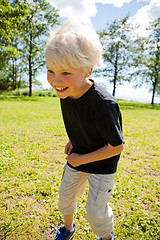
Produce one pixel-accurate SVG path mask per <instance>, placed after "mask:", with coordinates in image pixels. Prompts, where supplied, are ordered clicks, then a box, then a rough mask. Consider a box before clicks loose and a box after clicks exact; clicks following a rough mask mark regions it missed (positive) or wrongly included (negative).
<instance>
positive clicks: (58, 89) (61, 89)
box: [55, 87, 68, 92]
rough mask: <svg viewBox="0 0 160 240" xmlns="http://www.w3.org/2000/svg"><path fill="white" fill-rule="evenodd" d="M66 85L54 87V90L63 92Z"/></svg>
mask: <svg viewBox="0 0 160 240" xmlns="http://www.w3.org/2000/svg"><path fill="white" fill-rule="evenodd" d="M67 88H68V87H55V89H56V91H58V92H63V91H65V90H66V89H67Z"/></svg>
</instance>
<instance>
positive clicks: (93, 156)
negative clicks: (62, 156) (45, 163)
mask: <svg viewBox="0 0 160 240" xmlns="http://www.w3.org/2000/svg"><path fill="white" fill-rule="evenodd" d="M122 150H123V143H122V144H120V145H118V146H115V147H113V146H111V145H110V144H108V145H106V146H104V147H102V148H100V149H98V150H96V151H94V152H91V153H87V154H82V155H80V154H77V153H71V154H70V155H68V156H67V157H66V160H67V161H68V162H69V164H71V165H72V166H73V167H78V166H79V165H82V164H87V163H91V162H96V161H100V160H103V159H106V158H110V157H113V156H116V155H118V154H120V153H121V152H122Z"/></svg>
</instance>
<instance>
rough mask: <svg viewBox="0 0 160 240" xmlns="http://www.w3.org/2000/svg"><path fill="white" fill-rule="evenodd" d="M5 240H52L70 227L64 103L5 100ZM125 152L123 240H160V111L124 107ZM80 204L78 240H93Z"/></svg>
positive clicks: (1, 107)
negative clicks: (65, 203)
mask: <svg viewBox="0 0 160 240" xmlns="http://www.w3.org/2000/svg"><path fill="white" fill-rule="evenodd" d="M0 101H1V104H0V114H1V118H0V181H1V184H0V239H10V240H17V239H19V240H22V239H25V240H26V239H35V240H43V239H44V240H47V239H48V240H49V239H53V238H54V228H55V227H58V226H59V225H60V224H61V223H62V221H63V220H62V216H61V214H60V213H59V212H58V206H57V203H58V189H59V186H60V181H61V175H62V171H63V166H64V164H65V155H64V146H65V144H66V142H67V136H66V133H65V128H64V125H63V121H62V117H61V112H60V104H59V99H58V98H46V97H31V98H29V97H21V96H20V97H1V98H0ZM119 104H120V108H121V111H122V116H123V135H124V140H125V148H124V151H123V153H122V155H121V160H120V162H119V166H118V171H117V174H116V178H115V180H116V188H115V190H114V191H113V194H112V198H111V201H110V205H111V206H112V209H113V211H114V216H115V218H114V221H115V228H114V233H115V238H116V239H118V240H124V239H127V240H134V239H137V240H142V239H145V240H147V239H148V240H151V239H156V240H158V239H160V231H159V226H158V224H159V222H160V219H159V216H160V214H159V205H158V204H159V191H160V184H159V177H158V176H159V169H160V161H159V160H160V132H159V129H160V117H159V112H160V105H155V106H154V108H153V107H152V106H151V105H150V104H141V103H134V102H126V101H119ZM87 192H88V187H87V189H86V191H85V193H84V194H83V196H82V197H80V198H79V199H78V211H77V212H76V215H75V222H76V234H75V239H77V240H82V239H93V240H96V239H97V236H95V234H94V233H93V231H92V229H91V227H90V225H89V224H88V222H87V220H86V218H85V215H86V212H85V205H86V200H87Z"/></svg>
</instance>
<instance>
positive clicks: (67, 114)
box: [46, 20, 123, 240]
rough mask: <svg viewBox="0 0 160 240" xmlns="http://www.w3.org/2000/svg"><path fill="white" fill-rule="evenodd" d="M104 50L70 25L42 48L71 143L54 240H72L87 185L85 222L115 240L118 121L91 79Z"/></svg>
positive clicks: (89, 31) (87, 29) (91, 34)
mask: <svg viewBox="0 0 160 240" xmlns="http://www.w3.org/2000/svg"><path fill="white" fill-rule="evenodd" d="M101 56H102V46H101V44H100V41H99V38H98V36H97V34H96V32H95V31H94V30H93V28H92V27H91V26H87V25H82V24H80V23H79V22H77V21H75V20H74V21H71V20H68V21H67V22H66V23H64V25H63V26H62V27H61V28H60V29H59V31H57V32H56V33H55V35H54V36H53V38H52V39H51V40H50V41H49V43H48V44H47V47H46V63H47V80H48V82H49V83H50V85H51V86H52V87H53V88H54V89H55V91H56V92H57V95H58V97H59V98H60V102H61V109H62V115H63V120H64V124H65V128H66V131H67V134H68V137H69V142H68V143H67V145H66V147H65V153H66V154H67V157H66V160H67V164H66V166H65V167H64V173H63V177H62V181H61V186H60V190H59V211H60V212H61V213H62V214H63V217H64V225H62V226H61V227H60V228H59V230H56V232H57V235H56V238H55V239H57V240H58V239H59V240H60V239H61V240H62V239H65V240H66V239H72V238H73V235H74V232H75V223H74V222H73V215H74V212H75V211H76V199H77V197H78V196H80V195H81V194H82V193H83V191H84V189H85V187H86V185H87V182H89V193H88V199H87V204H86V211H87V219H88V221H89V223H90V225H91V227H92V229H93V231H94V232H95V234H97V235H98V236H99V238H98V239H101V240H102V239H103V240H108V239H111V240H113V239H114V236H113V213H112V209H111V208H110V206H109V205H108V202H109V199H110V196H111V191H112V189H113V187H114V176H115V172H116V169H117V163H118V160H119V157H120V153H121V151H122V150H123V137H122V120H121V113H120V110H119V106H118V103H117V101H116V100H115V98H114V97H112V96H111V95H110V94H109V93H108V92H107V91H105V90H104V89H103V88H101V87H100V86H99V85H98V84H96V83H94V81H93V80H90V79H89V76H90V75H91V73H92V70H93V68H95V67H99V66H100V65H101Z"/></svg>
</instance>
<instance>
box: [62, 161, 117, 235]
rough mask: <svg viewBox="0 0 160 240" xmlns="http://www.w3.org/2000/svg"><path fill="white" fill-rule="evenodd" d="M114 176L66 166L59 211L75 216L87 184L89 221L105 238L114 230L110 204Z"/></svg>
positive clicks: (95, 230) (96, 231)
mask: <svg viewBox="0 0 160 240" xmlns="http://www.w3.org/2000/svg"><path fill="white" fill-rule="evenodd" d="M114 176H115V173H114V174H107V175H104V174H89V173H84V172H80V171H77V170H75V169H73V168H70V167H69V166H68V165H65V167H64V172H63V176H62V181H61V186H60V189H59V205H58V207H59V211H60V212H61V213H62V214H65V215H68V214H73V213H74V212H75V211H76V205H77V197H79V196H80V195H81V194H83V192H84V190H85V187H86V185H87V182H89V192H88V199H87V204H86V211H87V216H86V217H87V220H88V221H89V223H90V225H91V227H92V229H93V231H94V233H95V234H97V235H98V236H100V237H102V238H104V237H106V236H108V235H109V234H110V233H111V232H112V230H113V212H112V209H111V207H110V206H109V205H108V202H109V200H110V197H111V192H112V189H113V188H114Z"/></svg>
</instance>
